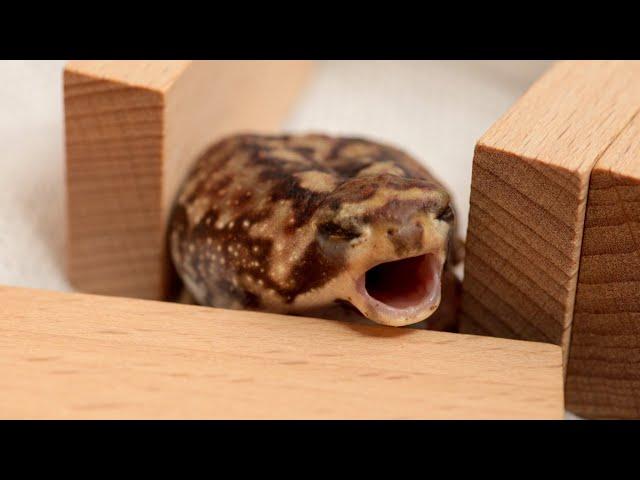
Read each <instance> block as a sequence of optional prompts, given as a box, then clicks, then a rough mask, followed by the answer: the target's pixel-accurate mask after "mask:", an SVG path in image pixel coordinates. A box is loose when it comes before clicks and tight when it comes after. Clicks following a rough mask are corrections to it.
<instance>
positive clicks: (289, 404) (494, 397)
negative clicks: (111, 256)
mask: <svg viewBox="0 0 640 480" xmlns="http://www.w3.org/2000/svg"><path fill="white" fill-rule="evenodd" d="M0 391H1V392H2V395H0V417H2V418H255V419H262V418H561V416H562V415H563V391H562V361H561V353H560V349H559V348H558V347H557V346H554V345H548V344H542V343H533V342H522V341H513V340H505V339H497V338H485V337H477V336H468V335H459V334H452V333H443V332H432V331H424V330H415V329H396V328H391V327H381V326H365V325H353V324H348V323H343V322H336V321H330V320H320V319H311V318H302V317H289V316H281V315H270V314H264V313H256V312H243V311H228V310H219V309H213V308H207V307H198V306H191V305H180V304H174V303H168V302H155V301H145V300H134V299H124V298H113V297H101V296H94V295H86V294H69V293H55V292H48V291H40V290H31V289H22V288H10V287H0Z"/></svg>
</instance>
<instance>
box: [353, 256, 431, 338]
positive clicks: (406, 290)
mask: <svg viewBox="0 0 640 480" xmlns="http://www.w3.org/2000/svg"><path fill="white" fill-rule="evenodd" d="M441 276H442V261H440V260H439V259H438V257H437V256H436V255H435V254H433V253H427V254H423V255H418V256H415V257H409V258H405V259H401V260H398V261H393V262H385V263H382V264H378V265H376V266H374V267H372V268H371V269H369V270H368V271H367V272H366V273H365V274H364V275H362V276H361V277H360V278H359V279H358V280H357V281H356V296H355V298H352V299H351V303H353V305H354V306H355V307H356V308H357V309H358V310H360V312H361V313H362V314H363V315H364V316H366V317H367V318H369V319H370V320H372V321H374V322H376V323H379V324H383V325H389V326H396V327H400V326H405V325H411V324H413V323H418V322H421V321H423V320H425V319H427V318H428V317H429V316H431V314H433V313H434V312H435V311H436V310H437V308H438V305H439V304H440V290H441Z"/></svg>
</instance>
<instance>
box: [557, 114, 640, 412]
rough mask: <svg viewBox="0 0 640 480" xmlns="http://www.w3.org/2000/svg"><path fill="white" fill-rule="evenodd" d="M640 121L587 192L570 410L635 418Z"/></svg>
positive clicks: (639, 395)
mask: <svg viewBox="0 0 640 480" xmlns="http://www.w3.org/2000/svg"><path fill="white" fill-rule="evenodd" d="M639 363H640V117H639V116H638V115H636V116H635V117H634V119H633V120H632V122H631V123H630V124H629V125H628V126H627V127H626V128H625V130H624V131H623V132H622V134H621V135H620V136H619V137H618V138H617V139H616V140H615V142H614V143H613V144H612V145H611V146H610V147H609V148H608V149H607V151H606V152H605V153H604V155H602V157H601V158H600V160H599V161H598V163H597V164H596V166H595V167H594V169H593V172H592V173H591V185H590V188H589V198H588V202H587V213H586V220H585V229H584V236H583V243H582V255H581V260H580V274H579V277H578V289H577V296H576V306H575V312H574V319H573V333H572V336H571V349H570V352H569V364H568V369H567V386H566V395H567V408H569V409H570V410H571V411H573V412H575V413H577V414H578V415H581V416H585V417H595V418H635V419H640V368H638V364H639Z"/></svg>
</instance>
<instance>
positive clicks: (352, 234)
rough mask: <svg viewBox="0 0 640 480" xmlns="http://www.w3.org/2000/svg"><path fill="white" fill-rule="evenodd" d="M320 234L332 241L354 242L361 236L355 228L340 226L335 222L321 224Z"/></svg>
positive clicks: (319, 227)
mask: <svg viewBox="0 0 640 480" xmlns="http://www.w3.org/2000/svg"><path fill="white" fill-rule="evenodd" d="M318 232H319V233H320V234H321V235H323V236H325V237H327V238H328V239H331V240H353V239H354V238H358V237H359V236H360V235H361V232H360V231H359V230H358V229H356V228H354V227H350V226H349V227H346V226H343V225H338V224H337V223H334V222H326V223H321V224H320V225H319V226H318Z"/></svg>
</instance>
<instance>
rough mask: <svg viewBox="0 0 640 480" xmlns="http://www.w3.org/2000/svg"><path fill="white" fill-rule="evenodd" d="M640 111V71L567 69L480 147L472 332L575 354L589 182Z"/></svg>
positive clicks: (528, 97) (467, 326) (533, 92)
mask: <svg viewBox="0 0 640 480" xmlns="http://www.w3.org/2000/svg"><path fill="white" fill-rule="evenodd" d="M639 109H640V63H638V62H622V61H612V62H596V61H593V62H592V61H590V62H577V61H571V62H560V63H558V64H556V65H554V66H553V67H552V68H551V69H550V70H549V71H548V72H547V73H546V74H545V75H544V76H543V77H542V78H541V79H540V80H538V81H537V82H536V83H535V84H534V85H533V86H532V87H531V88H530V89H529V91H528V92H527V93H526V94H525V95H524V96H523V97H522V98H521V99H520V100H519V101H518V102H517V103H516V104H515V105H514V106H513V107H512V108H511V109H510V110H509V111H508V112H507V113H506V114H505V115H504V117H502V118H501V119H500V120H499V121H497V122H496V123H495V124H494V125H493V126H492V127H491V128H490V129H489V130H488V131H487V133H486V134H485V135H484V136H483V137H482V138H481V139H480V140H479V142H478V144H477V146H476V149H475V156H474V162H473V174H472V186H471V200H470V202H471V205H470V213H469V228H468V234H467V251H466V257H465V274H464V285H463V289H464V296H463V302H462V303H463V305H462V322H461V323H462V331H463V332H468V333H482V334H490V335H495V336H501V337H507V338H520V339H527V340H536V341H544V342H551V343H554V344H557V345H561V346H562V347H563V348H564V352H565V360H566V355H567V352H568V348H567V347H568V344H569V338H570V333H571V331H570V329H571V321H572V315H573V307H574V301H575V291H576V283H577V276H578V266H579V259H580V248H581V243H582V233H583V223H584V215H585V209H586V201H587V191H588V185H589V175H590V173H591V170H592V168H593V166H594V165H595V163H596V162H597V161H598V159H599V158H600V156H601V155H602V154H603V153H604V152H605V151H606V150H607V148H608V147H609V145H611V144H612V142H613V141H614V140H615V139H616V138H617V137H618V135H620V133H621V132H622V131H623V130H624V128H625V126H626V125H627V124H628V123H629V122H630V121H631V119H632V118H633V117H634V115H635V114H636V113H637V112H638V110H639Z"/></svg>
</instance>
